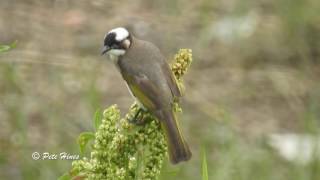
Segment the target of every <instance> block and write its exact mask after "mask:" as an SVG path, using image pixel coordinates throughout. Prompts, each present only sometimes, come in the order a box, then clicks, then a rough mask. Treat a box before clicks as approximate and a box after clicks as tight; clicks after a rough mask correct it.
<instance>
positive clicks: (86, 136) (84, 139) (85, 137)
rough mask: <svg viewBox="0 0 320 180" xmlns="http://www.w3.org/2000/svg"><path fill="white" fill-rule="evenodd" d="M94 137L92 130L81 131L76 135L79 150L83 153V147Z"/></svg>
mask: <svg viewBox="0 0 320 180" xmlns="http://www.w3.org/2000/svg"><path fill="white" fill-rule="evenodd" d="M94 138H95V136H94V133H93V132H83V133H81V134H80V136H79V137H78V144H79V146H80V152H81V153H82V154H83V153H84V151H85V148H86V146H87V144H88V142H89V141H90V140H93V139H94Z"/></svg>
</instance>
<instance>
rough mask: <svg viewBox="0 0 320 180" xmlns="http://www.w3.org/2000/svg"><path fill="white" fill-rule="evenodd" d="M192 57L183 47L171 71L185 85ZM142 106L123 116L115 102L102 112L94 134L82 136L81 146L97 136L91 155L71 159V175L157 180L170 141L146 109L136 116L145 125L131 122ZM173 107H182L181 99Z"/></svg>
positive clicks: (77, 176) (112, 179)
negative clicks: (185, 75)
mask: <svg viewBox="0 0 320 180" xmlns="http://www.w3.org/2000/svg"><path fill="white" fill-rule="evenodd" d="M191 61H192V54H191V50H190V49H181V50H180V51H179V52H178V54H177V55H176V56H175V62H174V63H173V64H172V65H171V68H172V71H173V73H174V75H175V76H176V78H177V79H178V83H179V86H181V85H182V79H181V78H182V76H183V75H184V74H185V73H186V71H187V69H188V67H189V66H190V64H191ZM138 110H139V107H138V105H137V104H136V103H134V104H133V105H132V106H131V108H130V109H129V112H128V114H127V115H126V116H125V118H121V117H120V110H119V109H118V107H117V106H116V105H113V106H111V107H109V108H107V109H106V110H105V111H104V112H103V117H102V120H101V124H100V125H98V129H97V131H96V133H95V134H93V133H91V134H90V133H87V134H89V135H85V136H83V138H80V146H85V145H86V144H87V141H81V140H82V139H83V140H85V139H86V138H87V139H90V138H94V144H93V146H92V151H91V157H90V158H83V159H81V160H77V161H74V162H73V163H72V170H71V171H70V175H71V176H72V177H73V178H74V179H90V180H91V179H92V180H95V179H96V180H102V179H107V180H134V179H139V180H154V179H157V177H158V176H159V174H160V170H161V167H162V164H163V161H164V158H165V157H166V153H167V144H166V140H165V136H164V133H163V131H162V130H161V125H160V123H159V121H158V120H157V119H156V118H155V117H154V116H152V115H151V114H149V113H147V112H142V113H140V115H139V116H138V117H137V119H140V120H143V125H135V124H132V123H130V122H129V120H132V118H133V117H134V116H135V114H136V113H137V111H138ZM174 110H175V111H181V108H180V107H179V104H178V101H176V102H175V103H174Z"/></svg>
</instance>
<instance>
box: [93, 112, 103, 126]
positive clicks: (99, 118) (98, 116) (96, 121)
mask: <svg viewBox="0 0 320 180" xmlns="http://www.w3.org/2000/svg"><path fill="white" fill-rule="evenodd" d="M93 119H94V127H95V128H96V130H98V128H99V126H100V124H101V122H102V112H101V110H100V109H97V110H96V112H95V113H94V117H93Z"/></svg>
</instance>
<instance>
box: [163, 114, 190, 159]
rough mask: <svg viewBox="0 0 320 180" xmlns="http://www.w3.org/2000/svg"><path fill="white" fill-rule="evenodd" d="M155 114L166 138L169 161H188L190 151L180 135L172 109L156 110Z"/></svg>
mask: <svg viewBox="0 0 320 180" xmlns="http://www.w3.org/2000/svg"><path fill="white" fill-rule="evenodd" d="M157 116H158V118H159V120H160V122H161V126H162V129H163V130H164V132H165V135H166V138H167V143H168V150H169V158H170V161H171V163H173V164H177V163H179V162H181V161H188V160H189V159H190V158H191V156H192V153H191V151H190V149H189V146H188V144H187V143H186V141H185V140H184V138H183V136H182V133H181V131H180V129H179V124H178V121H177V118H176V116H175V114H174V112H173V111H172V110H161V111H158V112H157Z"/></svg>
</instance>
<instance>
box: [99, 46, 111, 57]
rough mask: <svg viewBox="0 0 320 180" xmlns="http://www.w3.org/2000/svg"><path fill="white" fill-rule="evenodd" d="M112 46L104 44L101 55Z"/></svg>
mask: <svg viewBox="0 0 320 180" xmlns="http://www.w3.org/2000/svg"><path fill="white" fill-rule="evenodd" d="M110 49H111V48H110V47H109V46H103V48H102V50H101V56H102V55H104V54H105V53H107V52H108V51H109V50H110Z"/></svg>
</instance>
